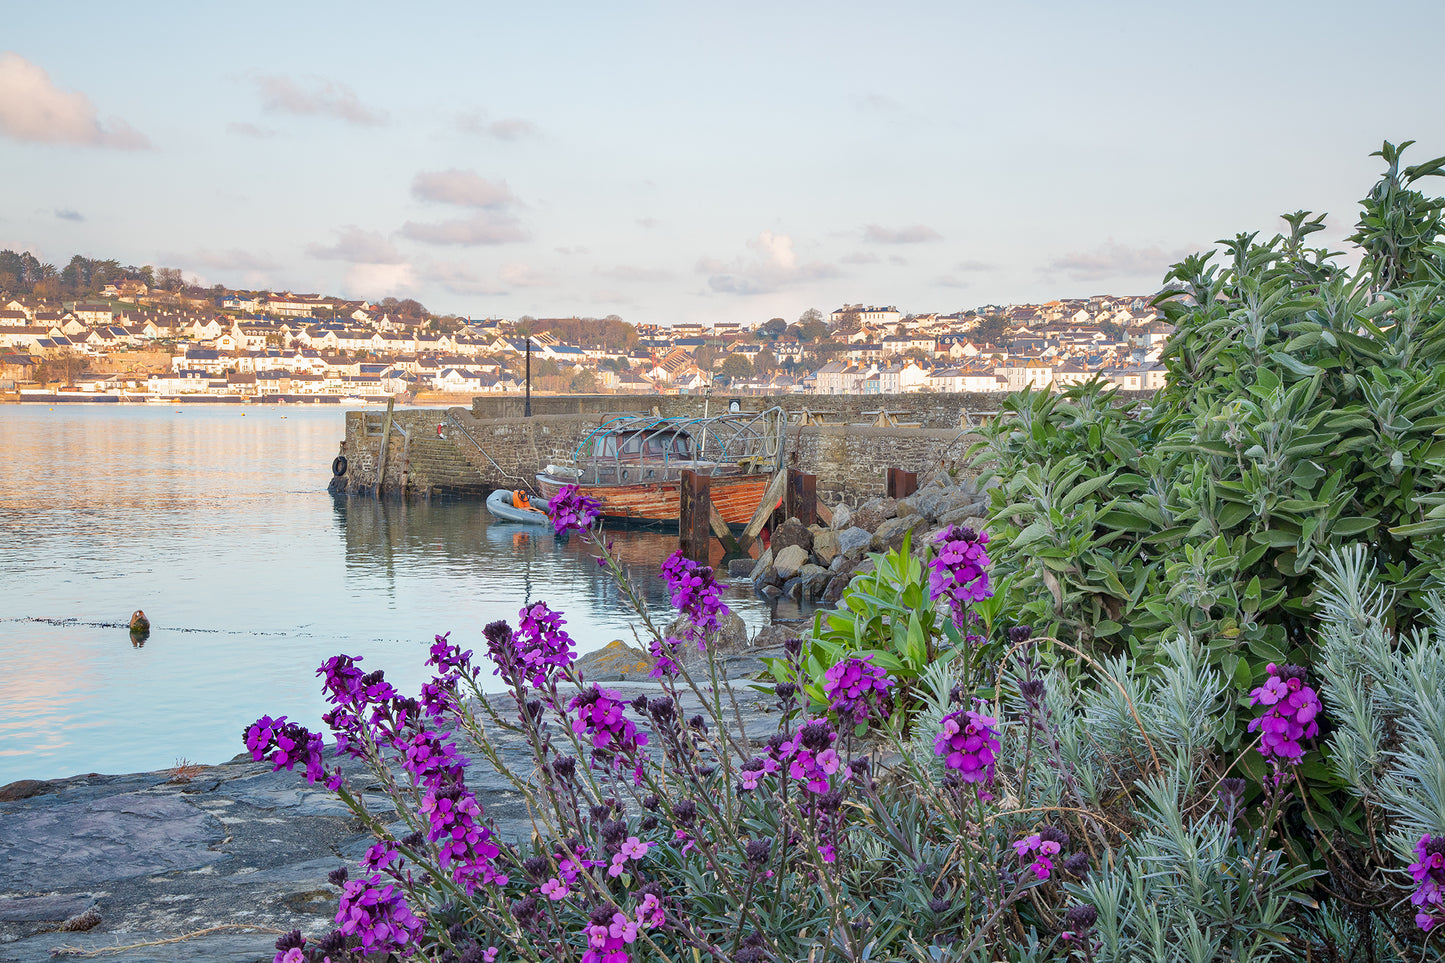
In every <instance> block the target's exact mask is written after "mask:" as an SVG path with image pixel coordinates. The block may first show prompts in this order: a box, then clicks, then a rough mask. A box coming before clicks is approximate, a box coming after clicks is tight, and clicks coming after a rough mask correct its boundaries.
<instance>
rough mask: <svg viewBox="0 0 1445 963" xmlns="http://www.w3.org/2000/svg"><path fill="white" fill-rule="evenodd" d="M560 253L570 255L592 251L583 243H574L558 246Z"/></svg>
mask: <svg viewBox="0 0 1445 963" xmlns="http://www.w3.org/2000/svg"><path fill="white" fill-rule="evenodd" d="M557 253H558V254H566V255H568V256H569V257H570V256H572V255H576V254H591V253H592V252H591V251H590V250H589V249H587V248H585V247H583V246H582V245H581V244H572V245H568V246H566V247H559V248H557Z"/></svg>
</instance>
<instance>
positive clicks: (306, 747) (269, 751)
mask: <svg viewBox="0 0 1445 963" xmlns="http://www.w3.org/2000/svg"><path fill="white" fill-rule="evenodd" d="M246 748H247V749H249V750H251V758H252V759H254V760H255V761H256V762H260V761H261V760H262V759H267V760H269V761H270V762H271V771H272V772H280V771H281V770H282V769H285V770H287V771H288V772H289V771H291V770H292V769H294V768H296V764H297V763H298V762H300V763H305V765H306V781H307V782H309V783H315V782H319V781H320V780H321V777H322V776H324V775H326V764H325V761H324V753H325V750H326V741H325V740H324V739H323V738H322V737H321V734H320V733H318V732H312V731H311V730H309V729H307V728H306V727H305V726H302V725H298V724H297V723H294V722H287V721H286V717H285V716H282V717H281V718H279V719H272V718H271V717H270V716H262V717H261V718H259V719H257V720H256V721H255V722H253V723H251V725H250V727H248V728H247V729H246Z"/></svg>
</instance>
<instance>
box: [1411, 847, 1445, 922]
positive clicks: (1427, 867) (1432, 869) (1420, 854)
mask: <svg viewBox="0 0 1445 963" xmlns="http://www.w3.org/2000/svg"><path fill="white" fill-rule="evenodd" d="M1415 856H1416V860H1415V862H1413V863H1411V864H1410V875H1411V876H1413V877H1414V878H1415V892H1414V893H1413V894H1411V896H1410V902H1411V903H1413V904H1414V905H1415V906H1416V907H1417V911H1416V913H1415V925H1416V926H1418V927H1420V929H1422V930H1427V931H1428V930H1431V929H1434V928H1435V927H1436V926H1438V925H1440V924H1441V923H1445V836H1434V837H1432V836H1431V835H1430V834H1429V833H1426V834H1425V835H1424V836H1421V837H1420V841H1419V842H1417V843H1416V844H1415Z"/></svg>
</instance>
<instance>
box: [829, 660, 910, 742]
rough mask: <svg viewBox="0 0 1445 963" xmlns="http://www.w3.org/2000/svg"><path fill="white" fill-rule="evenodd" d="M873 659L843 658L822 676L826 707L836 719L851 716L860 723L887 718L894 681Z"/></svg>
mask: <svg viewBox="0 0 1445 963" xmlns="http://www.w3.org/2000/svg"><path fill="white" fill-rule="evenodd" d="M872 658H873V656H871V655H865V656H863V658H861V659H851V658H850V659H844V660H843V661H842V662H839V663H838V664H837V665H835V666H833V667H832V668H830V669H829V670H828V671H827V672H826V673H824V675H823V694H824V695H825V696H827V698H828V707H829V708H830V709H831V710H832V711H834V712H836V713H837V714H838V718H839V719H845V720H846V719H851V720H852V721H853V724H854V725H863V724H865V723H867V722H868V720H869V719H870V718H872V717H876V718H879V719H886V718H888V716H889V713H891V712H892V710H893V706H892V702H891V700H890V699H889V692H888V690H889V689H890V688H892V687H893V680H892V679H890V678H888V673H887V672H886V671H885V670H884V669H883V667H882V666H876V665H874V664H873V663H872V661H871V660H872Z"/></svg>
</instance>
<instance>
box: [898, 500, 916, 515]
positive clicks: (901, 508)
mask: <svg viewBox="0 0 1445 963" xmlns="http://www.w3.org/2000/svg"><path fill="white" fill-rule="evenodd" d="M912 498H913V496H912V495H909V496H908V497H907V498H900V499H898V501H897V503H896V507H897V510H898V514H897V515H896V516H895V517H896V518H902V517H904V516H905V515H916V514H918V506H917V505H915V504H913V501H912Z"/></svg>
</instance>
